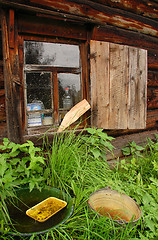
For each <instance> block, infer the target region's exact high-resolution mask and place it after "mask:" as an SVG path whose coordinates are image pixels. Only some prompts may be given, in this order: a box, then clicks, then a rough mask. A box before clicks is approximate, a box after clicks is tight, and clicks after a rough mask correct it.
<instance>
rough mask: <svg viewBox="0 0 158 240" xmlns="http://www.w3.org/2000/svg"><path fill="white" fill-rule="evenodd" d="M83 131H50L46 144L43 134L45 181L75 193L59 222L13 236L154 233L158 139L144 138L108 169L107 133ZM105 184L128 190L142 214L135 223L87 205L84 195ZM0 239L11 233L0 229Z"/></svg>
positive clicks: (115, 237)
mask: <svg viewBox="0 0 158 240" xmlns="http://www.w3.org/2000/svg"><path fill="white" fill-rule="evenodd" d="M88 132H89V134H88V135H86V136H85V135H84V136H82V134H79V135H78V136H76V135H75V134H74V133H73V132H72V133H68V132H66V133H65V134H61V135H60V136H58V135H56V137H55V138H54V141H53V144H52V145H49V144H48V143H47V141H46V140H45V143H44V156H45V158H46V159H47V164H48V165H47V167H48V172H47V174H49V177H48V179H49V181H47V184H50V185H51V186H53V187H57V188H60V189H62V190H64V191H65V192H66V193H67V194H69V195H71V196H72V197H73V198H74V199H75V209H74V213H73V215H72V216H71V218H69V219H68V221H67V222H66V223H65V224H63V225H60V226H59V227H58V228H56V229H54V230H52V231H51V232H49V233H46V234H43V235H40V236H39V235H37V236H36V235H33V236H31V237H28V238H26V237H25V238H22V237H21V238H20V237H19V239H29V240H33V239H34V240H47V239H55V240H57V239H59V240H64V239H65V240H69V239H71V240H72V239H73V240H77V239H78V240H101V239H103V240H110V239H111V240H124V239H126V240H127V239H142V240H146V239H154V238H155V239H156V238H158V232H157V229H158V200H157V199H158V197H157V196H158V188H157V187H158V143H157V142H156V143H154V142H152V141H151V140H149V141H148V145H147V146H146V147H145V148H144V151H143V152H140V151H139V150H138V149H139V148H137V151H133V152H132V156H130V157H129V158H128V161H127V159H126V162H127V163H125V160H122V161H121V163H119V161H118V163H117V165H116V167H115V168H113V169H111V168H110V167H109V165H108V163H107V161H106V151H109V150H112V146H111V143H110V141H111V138H110V137H108V136H107V135H106V134H105V133H103V131H102V130H91V129H89V130H88ZM130 147H131V146H130ZM141 150H142V149H141ZM118 160H119V159H118ZM106 186H110V187H111V189H115V190H118V191H119V192H122V193H125V194H127V195H129V196H131V197H132V198H133V199H135V200H136V202H137V203H138V204H139V205H140V207H141V210H142V218H141V219H140V220H139V221H138V222H137V224H136V225H134V226H132V225H131V224H128V225H119V224H116V222H114V221H113V220H110V219H109V218H107V217H105V216H104V217H99V216H98V215H97V214H95V213H94V212H92V211H91V210H90V209H89V206H88V204H87V201H88V198H89V195H90V194H91V193H92V192H94V191H95V190H97V189H100V188H104V187H106ZM3 231H5V229H3ZM0 239H5V240H11V239H15V238H13V237H12V236H9V235H6V234H5V232H4V234H2V235H1V236H0Z"/></svg>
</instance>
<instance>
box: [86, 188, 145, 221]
mask: <svg viewBox="0 0 158 240" xmlns="http://www.w3.org/2000/svg"><path fill="white" fill-rule="evenodd" d="M88 204H89V206H90V208H91V209H92V210H93V211H95V212H97V213H98V214H99V215H101V216H107V217H109V218H111V219H113V220H115V221H117V222H118V223H121V224H122V223H128V222H132V223H135V222H137V221H138V220H139V219H140V217H141V209H140V208H139V206H138V205H137V203H136V202H135V201H134V200H133V199H132V198H131V197H129V196H127V195H125V194H122V193H119V192H117V191H115V190H111V189H109V188H103V189H99V190H97V191H95V192H94V193H92V194H91V195H90V197H89V200H88Z"/></svg>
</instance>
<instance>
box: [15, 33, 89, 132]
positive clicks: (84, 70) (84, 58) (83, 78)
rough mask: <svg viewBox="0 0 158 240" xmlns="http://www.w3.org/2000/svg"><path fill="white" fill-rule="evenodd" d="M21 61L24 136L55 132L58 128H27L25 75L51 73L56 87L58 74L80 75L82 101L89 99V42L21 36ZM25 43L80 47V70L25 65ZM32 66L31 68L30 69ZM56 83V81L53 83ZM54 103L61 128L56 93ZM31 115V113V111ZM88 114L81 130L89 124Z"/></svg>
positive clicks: (45, 111)
mask: <svg viewBox="0 0 158 240" xmlns="http://www.w3.org/2000/svg"><path fill="white" fill-rule="evenodd" d="M19 40H20V41H19V59H20V63H21V64H20V71H21V78H22V83H23V91H22V92H23V93H22V95H23V96H22V102H23V104H22V105H21V109H22V125H23V127H22V128H23V131H24V135H32V134H42V133H44V132H45V131H47V130H49V131H50V132H55V131H56V130H57V128H56V127H55V128H53V127H52V128H51V129H50V125H49V126H38V127H31V128H28V126H27V117H28V113H27V108H26V106H27V105H26V102H27V97H26V86H25V79H26V78H25V74H26V72H41V71H42V72H45V73H46V72H49V73H50V74H51V75H52V77H54V79H55V83H54V84H56V86H55V88H57V86H58V80H57V74H58V73H74V74H80V84H81V100H82V99H87V100H88V99H89V93H88V89H89V77H88V69H89V65H88V42H87V41H85V40H74V39H73V40H72V39H68V38H54V36H52V37H41V36H29V35H19ZM24 41H39V42H49V43H63V44H69V45H71V44H72V45H78V46H79V51H80V59H79V61H80V66H79V68H80V70H79V68H76V67H53V66H49V65H48V66H47V65H36V64H25V63H24ZM30 66H31V67H30ZM52 82H54V81H52ZM53 101H55V102H56V103H55V104H54V105H55V108H54V112H55V116H54V117H55V125H56V126H59V123H60V122H59V121H58V119H59V106H58V104H59V96H58V94H57V93H56V95H53ZM33 112H34V113H35V112H40V113H48V112H52V111H51V110H50V111H49V110H47V109H46V110H37V111H33ZM30 113H31V111H30ZM87 117H88V114H87V113H86V114H84V116H83V118H82V123H81V124H80V126H79V128H80V127H81V128H83V127H84V126H85V125H87V124H89V120H88V119H87Z"/></svg>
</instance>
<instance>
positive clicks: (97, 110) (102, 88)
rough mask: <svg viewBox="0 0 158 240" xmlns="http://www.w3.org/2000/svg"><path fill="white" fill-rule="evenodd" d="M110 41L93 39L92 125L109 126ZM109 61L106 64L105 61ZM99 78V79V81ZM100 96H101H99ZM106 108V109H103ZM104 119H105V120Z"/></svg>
mask: <svg viewBox="0 0 158 240" xmlns="http://www.w3.org/2000/svg"><path fill="white" fill-rule="evenodd" d="M108 59H109V43H106V42H105V43H103V42H100V43H98V42H96V41H91V44H90V63H91V73H90V74H91V109H92V125H93V126H98V125H99V126H100V127H104V128H108V127H109V125H108V123H109V121H108V119H109V87H110V82H109V60H108ZM105 62H106V63H107V64H106V65H104V64H103V63H105ZM98 78H99V81H98ZM98 96H99V97H100V98H98ZM103 109H104V111H103ZM103 119H104V121H103Z"/></svg>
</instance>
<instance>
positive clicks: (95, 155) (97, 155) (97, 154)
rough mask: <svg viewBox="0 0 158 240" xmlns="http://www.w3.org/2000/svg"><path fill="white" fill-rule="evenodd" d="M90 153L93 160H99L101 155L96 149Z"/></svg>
mask: <svg viewBox="0 0 158 240" xmlns="http://www.w3.org/2000/svg"><path fill="white" fill-rule="evenodd" d="M91 152H92V153H93V155H94V157H95V158H99V157H100V155H101V153H100V151H99V150H98V149H97V148H95V149H92V150H91Z"/></svg>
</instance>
